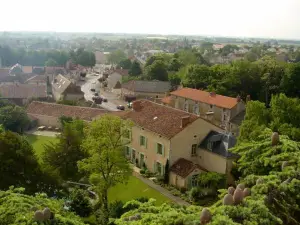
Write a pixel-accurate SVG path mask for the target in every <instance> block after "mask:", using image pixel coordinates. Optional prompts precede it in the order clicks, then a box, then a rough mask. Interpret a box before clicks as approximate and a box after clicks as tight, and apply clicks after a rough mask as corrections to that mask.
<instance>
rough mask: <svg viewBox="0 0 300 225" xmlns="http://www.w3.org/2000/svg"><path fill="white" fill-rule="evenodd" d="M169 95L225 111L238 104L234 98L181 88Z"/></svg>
mask: <svg viewBox="0 0 300 225" xmlns="http://www.w3.org/2000/svg"><path fill="white" fill-rule="evenodd" d="M170 94H171V95H175V96H179V97H183V98H187V99H191V100H194V101H198V102H204V103H207V104H209V105H215V106H218V107H221V108H226V109H232V108H233V107H234V106H236V105H237V103H238V102H237V99H236V98H232V97H227V96H223V95H217V94H215V95H213V96H211V95H210V93H209V92H206V91H201V90H197V89H192V88H181V89H178V90H176V91H173V92H171V93H170Z"/></svg>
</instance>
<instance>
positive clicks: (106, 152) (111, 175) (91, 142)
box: [78, 115, 132, 224]
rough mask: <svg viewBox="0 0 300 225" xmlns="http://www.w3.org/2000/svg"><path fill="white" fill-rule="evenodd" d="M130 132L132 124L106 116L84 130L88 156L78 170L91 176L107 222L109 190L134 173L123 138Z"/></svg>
mask: <svg viewBox="0 0 300 225" xmlns="http://www.w3.org/2000/svg"><path fill="white" fill-rule="evenodd" d="M128 129H131V123H130V122H128V121H124V120H122V119H121V118H119V117H116V116H111V115H106V116H102V117H101V118H100V119H98V120H94V121H93V122H92V123H91V124H90V126H89V127H88V128H87V129H86V130H85V137H86V138H85V139H84V141H83V149H84V150H85V151H86V152H88V154H89V157H87V158H85V159H83V160H81V161H80V162H79V163H78V165H79V168H80V169H81V170H82V171H84V172H86V173H88V174H89V175H90V181H91V183H92V184H94V185H95V186H96V191H97V193H98V195H99V197H100V202H101V204H102V212H103V221H104V224H107V223H108V217H109V208H108V190H109V189H110V188H111V187H113V186H115V185H116V184H118V183H125V182H127V179H128V177H129V176H130V174H131V172H132V171H131V168H130V165H129V164H128V162H127V160H126V158H125V154H124V146H125V144H126V142H125V141H124V139H123V137H125V133H127V132H128Z"/></svg>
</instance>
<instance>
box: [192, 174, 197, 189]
mask: <svg viewBox="0 0 300 225" xmlns="http://www.w3.org/2000/svg"><path fill="white" fill-rule="evenodd" d="M191 184H192V187H197V186H198V174H196V175H193V176H192V180H191Z"/></svg>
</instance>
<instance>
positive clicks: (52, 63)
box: [45, 58, 58, 66]
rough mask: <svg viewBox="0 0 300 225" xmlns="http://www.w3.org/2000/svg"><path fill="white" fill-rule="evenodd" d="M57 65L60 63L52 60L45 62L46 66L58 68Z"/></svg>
mask: <svg viewBox="0 0 300 225" xmlns="http://www.w3.org/2000/svg"><path fill="white" fill-rule="evenodd" d="M57 65H58V63H57V62H56V61H55V60H54V59H52V58H50V59H48V60H47V61H46V62H45V66H57Z"/></svg>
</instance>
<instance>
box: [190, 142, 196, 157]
mask: <svg viewBox="0 0 300 225" xmlns="http://www.w3.org/2000/svg"><path fill="white" fill-rule="evenodd" d="M196 154H197V145H196V144H193V145H192V154H191V155H192V156H195V155H196Z"/></svg>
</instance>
